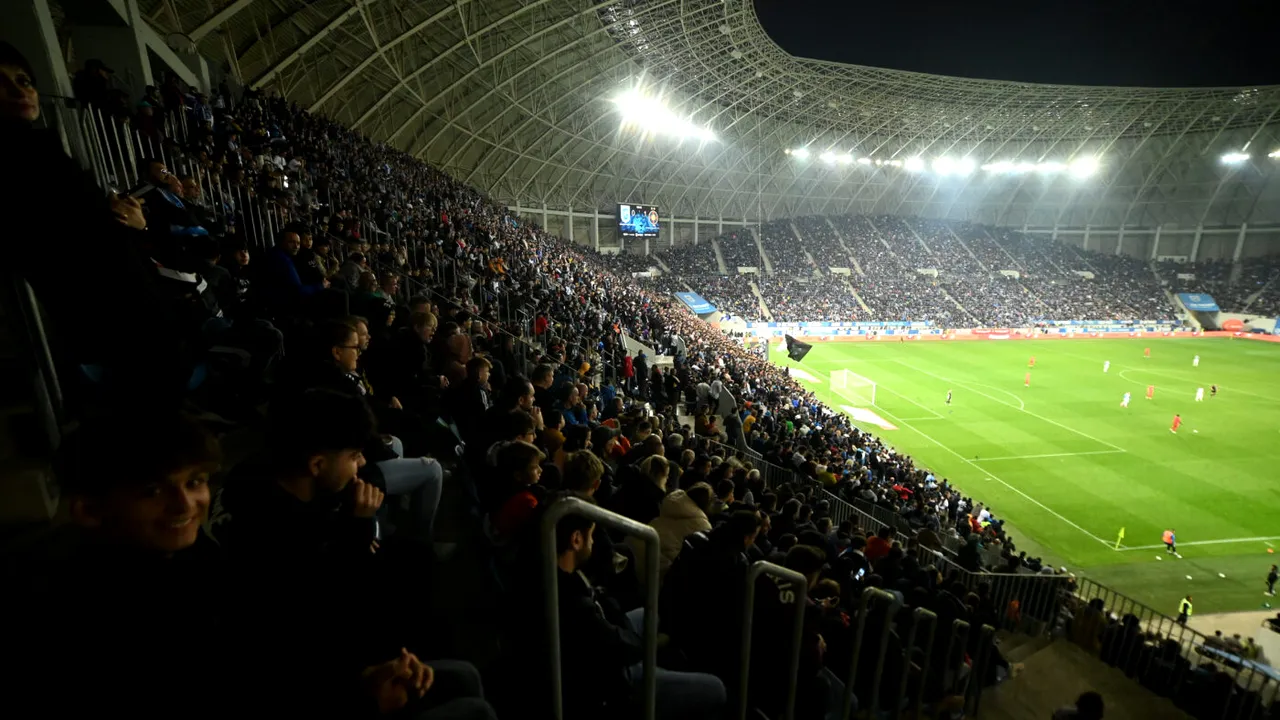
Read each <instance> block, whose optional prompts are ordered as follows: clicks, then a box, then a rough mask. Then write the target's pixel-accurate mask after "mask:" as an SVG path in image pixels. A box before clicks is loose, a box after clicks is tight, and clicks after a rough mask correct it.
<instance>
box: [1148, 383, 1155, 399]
mask: <svg viewBox="0 0 1280 720" xmlns="http://www.w3.org/2000/svg"><path fill="white" fill-rule="evenodd" d="M1155 395H1156V386H1155V385H1148V386H1147V399H1148V400H1150V399H1151V398H1153V397H1155Z"/></svg>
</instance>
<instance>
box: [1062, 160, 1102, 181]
mask: <svg viewBox="0 0 1280 720" xmlns="http://www.w3.org/2000/svg"><path fill="white" fill-rule="evenodd" d="M1067 169H1068V170H1070V171H1071V176H1072V177H1075V178H1078V179H1084V178H1087V177H1089V176H1090V175H1092V174H1094V173H1096V172H1098V158H1096V157H1092V156H1086V157H1078V158H1075V159H1074V160H1072V161H1071V164H1070V165H1068V166H1067Z"/></svg>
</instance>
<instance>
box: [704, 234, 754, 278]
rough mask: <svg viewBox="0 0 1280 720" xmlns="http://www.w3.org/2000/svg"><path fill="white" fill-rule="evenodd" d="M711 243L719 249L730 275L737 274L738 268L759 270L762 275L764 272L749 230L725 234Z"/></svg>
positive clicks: (752, 235)
mask: <svg viewBox="0 0 1280 720" xmlns="http://www.w3.org/2000/svg"><path fill="white" fill-rule="evenodd" d="M712 242H713V243H715V244H716V245H718V246H719V247H720V254H721V256H723V257H724V264H725V266H726V267H727V269H728V271H729V272H730V273H736V272H738V268H740V267H753V268H759V269H760V272H762V273H763V272H764V271H765V267H764V260H763V259H761V257H760V248H759V247H757V246H756V238H755V234H754V233H753V232H752V231H751V230H739V231H737V232H730V233H726V234H724V235H721V236H720V237H718V238H716V239H714V240H713V241H712Z"/></svg>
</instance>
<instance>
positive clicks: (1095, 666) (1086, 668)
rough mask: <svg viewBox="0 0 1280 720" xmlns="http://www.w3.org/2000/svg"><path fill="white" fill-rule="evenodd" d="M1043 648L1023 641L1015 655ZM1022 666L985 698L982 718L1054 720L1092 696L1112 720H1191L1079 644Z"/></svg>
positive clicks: (1056, 646)
mask: <svg viewBox="0 0 1280 720" xmlns="http://www.w3.org/2000/svg"><path fill="white" fill-rule="evenodd" d="M1038 642H1039V640H1038V639H1031V640H1026V641H1022V642H1021V644H1019V645H1018V646H1017V648H1015V649H1014V652H1015V653H1017V652H1026V651H1027V649H1029V648H1032V647H1034V646H1035V645H1037V644H1038ZM1002 651H1003V647H1002ZM1006 656H1007V655H1006ZM1011 662H1012V661H1011ZM1021 662H1023V663H1024V665H1025V668H1024V669H1023V671H1022V672H1021V673H1019V675H1018V676H1017V677H1014V678H1009V679H1008V680H1006V681H1005V682H1003V683H1001V684H1000V685H999V686H997V687H995V688H990V689H988V690H986V691H984V692H983V693H982V704H981V708H980V710H979V713H978V715H979V717H981V718H982V720H1024V719H1028V718H1048V717H1052V716H1053V713H1054V711H1056V710H1057V709H1059V708H1062V707H1066V706H1070V705H1071V704H1073V703H1074V702H1075V699H1076V698H1077V697H1079V696H1080V694H1081V693H1083V692H1086V691H1089V690H1092V691H1094V692H1097V693H1100V694H1101V695H1102V698H1103V702H1104V703H1105V704H1106V717H1107V720H1190V717H1191V716H1189V715H1187V714H1186V713H1184V712H1182V711H1181V710H1179V709H1178V708H1176V707H1174V705H1173V703H1172V702H1171V701H1170V700H1169V699H1168V698H1162V697H1160V696H1159V695H1156V694H1155V693H1153V692H1151V691H1150V690H1148V689H1146V688H1144V687H1142V686H1141V685H1139V684H1138V683H1137V682H1135V681H1134V680H1132V679H1130V678H1128V677H1125V675H1124V673H1122V672H1121V671H1119V670H1117V669H1115V668H1113V667H1110V666H1108V665H1105V664H1104V663H1103V662H1102V661H1101V660H1098V659H1097V658H1096V657H1093V656H1091V655H1089V654H1088V653H1087V652H1085V651H1084V649H1082V648H1081V647H1079V646H1078V645H1075V644H1074V643H1071V642H1068V641H1065V640H1058V641H1056V642H1050V643H1048V644H1046V645H1044V646H1043V647H1041V648H1039V649H1038V650H1034V651H1032V652H1031V653H1030V654H1029V655H1026V656H1025V659H1024V660H1022V661H1021Z"/></svg>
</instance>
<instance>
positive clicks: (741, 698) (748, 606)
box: [738, 560, 809, 720]
mask: <svg viewBox="0 0 1280 720" xmlns="http://www.w3.org/2000/svg"><path fill="white" fill-rule="evenodd" d="M764 575H768V576H770V577H775V578H778V579H781V580H786V581H787V582H789V583H791V586H792V588H793V590H794V594H793V595H792V604H793V605H794V606H795V619H794V620H793V621H792V623H793V627H792V631H791V645H792V649H791V667H790V671H791V672H790V675H791V682H790V684H789V686H788V688H787V705H786V711H785V713H784V715H783V718H784V720H793V718H794V717H795V709H796V691H797V687H796V686H797V684H798V683H799V679H800V650H801V644H802V642H803V640H804V613H805V607H806V605H807V604H808V599H809V580H808V578H806V577H805V576H804V575H801V574H800V573H798V572H796V571H795V570H790V569H787V568H784V567H782V566H781V565H775V564H773V563H771V562H767V561H764V560H758V561H756V562H754V563H752V565H751V567H750V568H749V569H748V570H747V579H746V582H747V587H746V598H745V599H744V600H743V611H742V665H741V667H740V670H739V675H738V679H739V681H740V683H739V686H738V718H739V720H746V717H747V705H748V685H749V684H750V677H751V641H752V630H753V628H754V626H755V607H756V581H757V580H759V579H760V578H761V576H764Z"/></svg>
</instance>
